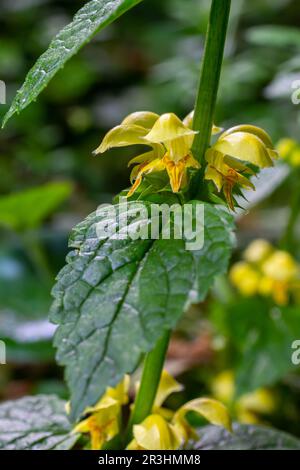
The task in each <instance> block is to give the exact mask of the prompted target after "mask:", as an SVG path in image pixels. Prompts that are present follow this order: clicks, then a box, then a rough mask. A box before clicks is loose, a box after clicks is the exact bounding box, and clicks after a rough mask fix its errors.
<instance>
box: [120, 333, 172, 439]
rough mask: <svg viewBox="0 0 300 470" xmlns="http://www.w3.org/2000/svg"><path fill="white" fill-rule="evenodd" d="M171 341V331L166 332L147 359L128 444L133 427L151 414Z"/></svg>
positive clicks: (131, 421) (129, 428)
mask: <svg viewBox="0 0 300 470" xmlns="http://www.w3.org/2000/svg"><path fill="white" fill-rule="evenodd" d="M169 340H170V331H166V332H165V333H164V334H163V335H162V337H161V338H160V339H159V340H158V342H157V343H156V346H155V348H154V349H153V350H152V351H151V352H149V353H148V354H147V356H146V358H145V362H144V369H143V374H142V379H141V384H140V388H139V391H138V394H137V397H136V399H135V403H134V408H133V411H132V415H131V417H130V420H129V425H128V431H127V437H126V439H127V443H128V442H129V441H130V440H131V438H132V427H133V426H134V425H135V424H138V423H141V422H142V421H143V420H144V419H145V418H147V416H148V415H149V414H151V411H152V408H153V403H154V400H155V396H156V392H157V388H158V385H159V381H160V377H161V372H162V368H163V365H164V361H165V356H166V353H167V349H168V345H169Z"/></svg>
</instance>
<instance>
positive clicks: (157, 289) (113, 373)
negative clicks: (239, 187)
mask: <svg viewBox="0 0 300 470" xmlns="http://www.w3.org/2000/svg"><path fill="white" fill-rule="evenodd" d="M191 204H192V207H193V209H194V213H195V208H196V206H197V204H198V203H197V202H196V201H194V202H192V203H191ZM199 204H200V203H199ZM146 206H148V204H145V207H146ZM118 207H120V206H118ZM136 207H137V205H136V203H135V202H132V203H130V204H129V210H128V227H129V229H132V228H133V227H135V226H136V223H137V220H138V219H139V216H137V214H136V212H135V211H136ZM198 207H199V206H198ZM204 208H205V223H204V246H203V248H202V249H200V250H198V251H188V250H186V248H185V240H182V239H171V240H166V239H157V240H151V239H146V240H141V239H138V240H135V241H134V240H130V239H128V238H127V239H124V240H116V239H113V238H112V237H108V238H107V239H105V240H99V238H98V237H97V232H96V229H97V224H99V223H100V222H101V221H103V220H106V221H107V223H108V224H112V223H113V220H109V219H106V216H105V211H104V210H100V211H97V213H93V214H91V215H90V216H89V217H87V218H86V219H85V220H84V221H83V222H82V223H81V224H79V225H78V226H77V227H75V229H74V231H73V234H72V237H71V241H70V245H71V246H72V247H73V248H75V250H74V251H72V252H71V253H70V254H69V256H68V258H67V265H66V266H65V267H64V268H63V269H62V271H61V272H60V274H59V275H58V278H57V284H56V286H55V288H54V290H53V294H54V296H55V297H56V300H55V302H54V304H53V306H52V312H51V316H50V319H51V320H52V321H53V322H55V323H58V324H59V327H58V330H57V332H56V335H55V342H54V344H55V346H56V347H57V348H58V354H57V358H58V361H59V362H60V363H61V364H63V365H65V366H66V379H67V382H68V385H69V388H70V391H71V405H72V417H73V418H76V417H78V416H79V415H80V414H81V413H82V411H83V410H84V408H85V407H86V406H89V405H93V404H94V403H95V402H96V401H97V400H98V399H99V397H100V396H101V395H102V394H103V392H104V391H105V389H106V387H107V386H108V385H115V384H116V383H117V382H119V381H120V380H121V378H122V377H123V375H124V374H125V373H130V372H132V371H133V370H134V369H135V368H136V367H137V365H138V363H139V362H140V359H141V356H142V355H143V353H145V352H147V351H149V350H151V349H152V348H153V347H154V345H155V343H156V341H157V340H158V339H159V337H160V336H161V335H162V333H163V331H164V330H165V329H169V328H174V327H175V325H176V323H177V321H178V319H179V318H180V316H181V314H182V313H183V311H184V310H185V309H186V308H187V307H188V305H189V304H190V303H191V302H192V301H201V300H203V299H204V297H205V296H206V294H207V291H208V289H209V287H210V286H211V284H212V282H213V279H214V277H215V276H216V275H217V274H219V273H221V272H224V271H225V270H226V268H227V263H228V259H229V256H230V253H231V248H232V241H233V236H232V219H231V217H230V216H228V214H227V213H226V212H225V210H223V209H218V208H216V207H214V206H212V205H210V204H206V203H205V204H204ZM147 223H148V220H147V216H146V219H145V220H144V224H147ZM118 228H119V226H118Z"/></svg>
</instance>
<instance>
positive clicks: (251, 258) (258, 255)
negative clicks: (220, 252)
mask: <svg viewBox="0 0 300 470" xmlns="http://www.w3.org/2000/svg"><path fill="white" fill-rule="evenodd" d="M273 250H274V248H273V246H272V245H271V243H269V242H268V241H267V240H263V239H261V238H258V239H257V240H253V242H251V243H250V245H249V246H248V247H247V248H246V250H245V251H244V254H243V257H244V259H245V260H246V261H248V262H249V263H261V262H262V261H263V260H264V259H266V258H267V256H269V255H270V254H271V253H272V252H273Z"/></svg>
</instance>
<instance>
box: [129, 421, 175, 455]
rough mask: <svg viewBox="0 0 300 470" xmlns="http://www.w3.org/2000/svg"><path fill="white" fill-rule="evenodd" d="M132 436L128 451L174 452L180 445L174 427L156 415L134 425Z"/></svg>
mask: <svg viewBox="0 0 300 470" xmlns="http://www.w3.org/2000/svg"><path fill="white" fill-rule="evenodd" d="M133 435H134V439H133V440H132V441H131V442H130V444H129V445H128V446H127V449H128V450H176V449H178V448H179V447H180V445H181V439H180V436H178V435H177V433H176V430H175V429H174V427H173V426H172V425H171V424H170V423H168V421H166V420H165V419H164V418H163V417H162V416H160V415H158V414H152V415H149V416H147V418H146V419H145V420H144V421H143V422H142V423H141V424H137V425H135V426H134V427H133Z"/></svg>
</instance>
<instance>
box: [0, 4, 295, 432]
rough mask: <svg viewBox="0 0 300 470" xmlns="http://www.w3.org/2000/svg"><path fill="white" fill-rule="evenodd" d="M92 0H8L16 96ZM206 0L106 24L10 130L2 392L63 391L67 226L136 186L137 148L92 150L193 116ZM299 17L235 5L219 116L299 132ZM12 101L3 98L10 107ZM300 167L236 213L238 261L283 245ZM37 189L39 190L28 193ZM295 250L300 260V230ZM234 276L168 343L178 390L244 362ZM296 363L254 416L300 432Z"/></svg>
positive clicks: (3, 161) (4, 164) (219, 120)
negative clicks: (60, 318)
mask: <svg viewBox="0 0 300 470" xmlns="http://www.w3.org/2000/svg"><path fill="white" fill-rule="evenodd" d="M82 3H83V2H82V1H79V0H74V1H72V2H68V1H66V0H65V1H64V0H26V1H25V0H14V1H13V2H12V1H10V0H2V2H1V16H0V29H1V47H0V74H1V75H0V79H1V80H3V81H4V82H5V83H6V86H7V103H8V104H9V103H10V102H11V100H12V98H13V96H14V94H15V92H16V90H17V89H18V87H19V86H20V85H21V84H22V82H23V80H24V78H25V75H26V73H27V71H28V70H29V68H30V67H31V66H32V65H33V63H34V62H35V60H36V59H37V58H38V56H39V55H40V54H41V53H42V52H43V51H44V50H45V49H46V48H47V46H48V44H49V42H50V40H51V38H52V37H53V36H54V35H55V33H56V32H58V31H59V30H60V29H61V28H62V27H63V26H64V25H65V24H67V23H68V22H70V21H71V18H72V16H73V14H74V13H75V12H76V11H77V10H78V9H79V8H80V7H81V6H82ZM209 7H210V1H209V0H164V1H161V0H151V1H150V0H148V1H145V2H142V3H141V4H139V5H138V6H137V7H135V8H134V9H133V10H132V11H130V12H129V13H127V14H125V15H124V16H122V17H121V18H120V19H119V20H118V21H117V22H116V23H114V24H113V25H112V26H109V27H108V28H107V29H105V30H104V31H103V32H102V33H100V34H98V35H97V36H96V37H95V38H94V40H93V41H92V42H91V43H90V44H88V45H87V46H86V47H84V49H82V50H81V51H80V53H79V54H78V55H77V56H76V57H74V58H73V59H72V60H70V62H68V64H67V65H66V66H65V68H64V69H63V70H62V71H60V72H59V73H58V75H57V76H56V77H55V78H54V79H53V80H52V82H51V83H50V85H49V86H48V88H47V89H46V90H45V91H44V92H43V93H42V95H41V96H40V98H39V99H38V101H37V102H35V103H33V104H32V105H31V106H30V107H29V108H28V109H26V110H25V111H24V112H23V113H22V114H21V115H20V116H17V117H15V118H14V119H12V120H11V121H10V122H9V124H8V125H7V127H6V128H5V130H2V131H1V137H0V142H1V149H0V241H1V246H0V339H2V340H4V341H5V342H6V345H7V365H1V366H0V398H1V399H10V398H16V397H19V396H22V395H24V394H31V393H37V392H46V393H50V392H57V393H59V394H60V395H61V396H67V392H66V389H65V387H64V385H63V381H62V376H63V373H62V371H61V369H60V368H58V367H57V366H56V365H55V362H54V351H53V348H52V346H51V337H52V334H53V331H54V327H53V326H52V325H50V324H49V323H48V322H47V312H48V309H49V305H50V303H51V298H50V289H51V285H52V284H53V281H54V276H55V274H56V273H57V271H58V269H59V268H60V267H61V266H63V264H64V258H65V255H66V253H67V239H68V234H69V232H70V230H71V228H72V227H73V226H74V225H75V224H76V223H77V222H78V221H80V220H81V219H82V218H83V217H85V216H86V215H87V214H88V213H90V212H91V211H93V210H94V209H95V208H96V207H97V205H98V204H100V203H103V202H110V201H111V199H112V197H113V195H115V194H116V193H118V192H119V191H120V190H121V189H123V188H124V187H126V186H128V176H129V170H128V168H127V162H128V160H129V158H130V156H131V151H130V150H127V149H121V150H120V149H117V150H114V151H110V152H109V153H108V154H106V155H105V156H102V157H93V156H92V150H93V149H95V148H96V147H97V146H98V144H99V142H100V140H101V138H102V137H103V135H104V133H105V132H106V131H107V130H108V129H109V128H111V127H112V126H114V125H116V124H118V123H119V122H120V121H121V120H122V119H123V118H124V117H125V116H126V115H127V114H129V113H130V112H133V111H136V110H151V111H155V112H158V113H163V112H170V111H172V112H175V113H178V115H180V116H181V117H183V116H184V115H185V114H186V113H187V112H189V111H190V110H191V109H192V107H193V101H194V98H195V89H196V85H197V78H198V73H199V65H200V59H201V54H202V50H203V41H204V33H205V29H206V24H207V19H208V12H209ZM299 21H300V9H299V2H298V0H252V1H251V2H246V1H243V0H233V1H232V14H231V22H230V27H229V33H228V39H227V47H226V52H225V60H224V66H223V72H222V77H221V85H220V90H219V99H218V105H217V111H216V118H215V122H216V124H217V125H221V126H223V127H228V126H231V125H235V124H238V123H252V124H256V125H258V126H262V127H264V128H265V129H266V130H267V131H268V132H269V133H270V135H271V137H272V139H273V140H274V142H277V141H278V140H279V139H281V138H283V137H291V138H294V139H296V140H297V139H298V141H299V140H300V138H299V125H300V112H299V110H300V104H299V105H295V104H293V103H292V100H291V95H292V92H293V88H292V84H293V82H294V81H295V80H297V79H298V80H299V79H300V29H299V27H298V25H299ZM7 109H8V106H5V105H0V116H1V117H2V116H3V115H4V113H5V111H6V110H7ZM293 172H294V170H290V169H289V168H288V166H285V165H281V166H280V165H279V167H278V168H276V170H274V173H273V174H272V177H271V178H270V177H267V178H266V179H263V177H262V184H263V186H264V188H265V189H266V191H265V192H266V193H267V194H265V192H264V191H263V192H262V193H261V192H260V191H258V192H257V193H258V198H257V199H254V200H252V201H251V200H250V203H251V205H252V210H251V212H250V213H249V214H248V213H247V214H246V215H244V216H243V217H239V220H238V225H239V232H238V233H239V236H238V249H237V253H236V254H235V255H234V259H237V258H238V257H239V252H240V250H241V249H243V248H244V247H245V246H246V244H247V243H248V242H249V241H250V240H252V239H254V238H256V237H258V236H259V237H264V238H267V239H269V240H270V241H272V242H273V243H275V244H276V243H277V242H278V241H279V240H280V239H281V238H282V236H283V234H284V231H285V227H286V224H287V221H288V217H289V204H290V202H289V201H290V197H291V190H290V188H291V178H292V177H294V175H291V173H293ZM294 178H295V177H294ZM50 183H51V184H50ZM30 188H31V189H32V188H36V189H35V190H33V191H31V192H29V193H27V195H26V194H25V195H23V194H22V192H23V191H25V190H28V189H30ZM19 193H20V194H19ZM11 194H13V195H15V196H13V197H11V196H10V197H7V196H8V195H11ZM247 207H248V206H247ZM249 207H250V206H249ZM292 248H293V249H292V251H293V255H295V256H296V257H299V254H300V244H299V243H298V242H297V239H296V240H295V241H294V244H293V247H292ZM298 259H299V258H298ZM224 282H225V283H226V281H224V280H220V282H219V283H218V286H217V288H216V289H215V291H214V293H213V294H212V295H211V297H210V298H209V299H208V301H207V302H206V303H205V304H204V305H202V306H201V307H200V306H196V307H194V308H193V309H192V310H191V311H190V312H189V314H188V315H187V316H186V318H185V319H184V320H183V321H182V322H181V324H180V326H179V328H178V332H177V334H176V336H175V339H174V341H173V343H172V345H171V348H170V354H169V367H170V368H171V370H172V371H173V372H174V373H175V374H177V375H181V376H182V377H181V379H182V380H183V381H184V383H185V385H186V392H185V394H186V396H185V397H179V398H177V400H183V399H184V398H187V397H188V398H190V397H194V396H195V394H197V396H198V395H199V394H201V393H210V392H211V390H212V383H213V381H214V378H215V376H216V375H217V374H219V373H220V372H221V371H224V370H233V369H235V366H236V363H237V362H238V361H240V360H241V357H242V355H243V352H242V350H239V348H238V347H235V346H236V345H234V339H231V338H230V334H231V333H230V332H231V329H230V328H229V330H228V325H227V329H226V328H225V329H224V321H223V319H222V318H223V317H222V315H224V311H225V310H226V308H225V307H224V304H225V303H226V302H225V301H224V298H225V297H226V295H228V285H226V286H225V287H224ZM225 291H226V292H225ZM224 292H225V293H224ZM231 295H233V296H234V294H233V293H232V292H231ZM224 296H225V297H224ZM234 302H235V308H238V311H240V312H241V311H242V312H244V315H245V317H247V315H248V316H250V317H251V315H252V312H253V308H254V309H255V308H256V307H255V306H253V305H252V304H251V301H250V300H249V301H247V302H246V305H245V304H243V305H240V306H239V307H237V306H236V305H238V303H239V302H242V301H241V299H235V300H234ZM247 310H248V313H247ZM262 310H263V309H262ZM227 313H228V312H227ZM262 315H263V313H262ZM299 320H300V312H299ZM237 321H241V322H242V321H243V319H242V320H237ZM299 324H300V321H299V322H298V325H299ZM261 328H262V329H264V328H267V326H266V325H264V324H262V325H261ZM293 331H294V330H293ZM237 334H240V333H239V332H238V333H237ZM226 335H227V336H226ZM297 338H298V339H300V330H299V329H298V331H295V339H297ZM276 341H277V340H276V337H275V336H274V337H273V336H272V337H271V339H270V342H271V346H272V351H273V352H272V354H273V356H271V359H272V361H271V363H272V364H273V366H274V367H275V368H276V363H277V359H278V358H280V357H281V355H282V350H281V349H280V348H281V347H282V343H280V342H278V343H276ZM287 347H288V346H287ZM233 350H234V353H233V352H232V351H233ZM260 353H262V354H263V352H262V351H260ZM253 354H256V353H253ZM257 354H258V353H257ZM186 356H189V360H184V357H186ZM278 360H279V359H278ZM254 362H255V361H254ZM286 369H288V368H286ZM286 369H285V368H284V367H283V368H281V369H280V372H278V373H277V374H276V373H275V374H274V377H273V376H272V377H271V378H268V380H266V383H264V380H263V379H262V380H261V381H260V382H259V381H258V382H259V383H260V385H262V386H263V385H265V386H267V387H268V393H270V397H271V398H270V400H271V402H272V403H273V402H274V403H275V404H273V405H272V406H271V405H270V406H269V408H268V409H267V408H266V407H265V408H264V407H263V408H262V410H261V411H262V413H261V414H262V415H263V416H262V417H261V418H260V417H259V418H258V419H259V420H260V419H261V420H262V421H263V422H267V423H271V424H274V425H276V426H277V427H279V428H281V429H285V430H288V431H290V432H293V433H294V434H298V435H300V426H299V422H300V419H299V418H300V375H299V371H298V369H296V368H295V367H294V368H292V369H291V370H286ZM251 371H252V372H251V373H249V377H248V382H247V383H246V385H245V386H244V390H243V393H244V392H247V391H251V390H252V389H253V388H254V384H255V383H256V382H257V381H256V378H255V376H256V372H255V365H254V366H253V367H252V369H251ZM251 374H252V375H251ZM226 377H227V386H228V380H229V379H228V377H229V375H227V376H226ZM226 377H225V379H226ZM223 378H224V377H223ZM225 382H226V380H225ZM224 386H225V387H226V383H225V385H224ZM258 408H259V407H258ZM254 411H255V412H256V410H255V409H254ZM265 412H266V414H267V416H264V414H265ZM254 414H255V413H254ZM258 414H260V411H259V410H258ZM250 420H251V417H250Z"/></svg>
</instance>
